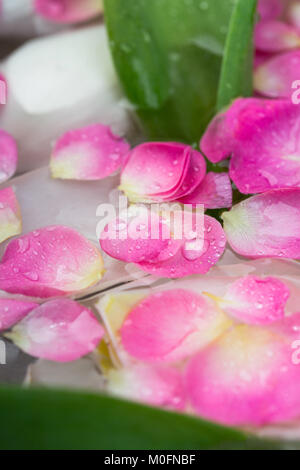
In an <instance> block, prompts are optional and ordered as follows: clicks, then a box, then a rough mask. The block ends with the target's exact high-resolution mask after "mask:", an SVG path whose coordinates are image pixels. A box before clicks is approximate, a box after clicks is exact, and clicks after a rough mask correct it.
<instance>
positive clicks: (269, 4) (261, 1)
mask: <svg viewBox="0 0 300 470" xmlns="http://www.w3.org/2000/svg"><path fill="white" fill-rule="evenodd" d="M257 8H258V12H259V14H260V17H261V18H262V19H264V20H272V19H274V18H278V17H279V16H280V15H281V13H282V10H283V3H282V0H258V7H257Z"/></svg>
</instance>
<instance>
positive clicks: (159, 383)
mask: <svg viewBox="0 0 300 470" xmlns="http://www.w3.org/2000/svg"><path fill="white" fill-rule="evenodd" d="M108 390H109V392H111V393H113V394H115V395H118V396H121V397H124V398H127V399H130V400H135V401H139V402H142V403H146V404H148V405H151V406H162V407H166V408H171V409H175V410H183V409H184V408H185V390H184V387H183V380H182V377H181V374H180V372H179V371H178V370H176V369H175V368H172V367H168V366H160V365H157V366H149V365H144V364H137V365H134V366H132V367H130V368H128V369H121V370H111V371H110V372H109V374H108Z"/></svg>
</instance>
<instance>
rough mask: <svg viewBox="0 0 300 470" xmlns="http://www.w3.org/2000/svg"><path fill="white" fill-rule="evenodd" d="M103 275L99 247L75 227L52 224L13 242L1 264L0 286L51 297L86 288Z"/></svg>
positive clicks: (12, 291) (37, 295) (21, 292)
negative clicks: (73, 228)
mask: <svg viewBox="0 0 300 470" xmlns="http://www.w3.org/2000/svg"><path fill="white" fill-rule="evenodd" d="M102 274H103V260H102V257H101V254H100V252H99V251H98V250H97V249H96V247H95V246H94V245H93V244H92V243H90V242H89V241H88V240H86V239H85V238H84V237H83V236H82V235H80V234H79V233H78V232H76V231H75V230H72V229H70V228H67V227H63V226H50V227H46V228H43V229H40V230H35V231H34V232H30V233H29V234H27V235H24V236H22V237H20V238H18V239H15V240H13V241H11V242H10V243H9V244H8V245H7V247H6V250H5V252H4V255H3V258H2V263H1V264H0V289H2V290H4V291H7V292H11V293H17V294H25V295H30V296H33V297H50V296H54V295H63V294H64V293H71V292H76V291H80V290H83V289H86V288H87V287H90V286H92V285H94V284H96V283H97V282H98V281H99V280H100V279H101V277H102Z"/></svg>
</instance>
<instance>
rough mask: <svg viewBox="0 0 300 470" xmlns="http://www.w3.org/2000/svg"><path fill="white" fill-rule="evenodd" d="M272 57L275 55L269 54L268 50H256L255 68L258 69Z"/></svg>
mask: <svg viewBox="0 0 300 470" xmlns="http://www.w3.org/2000/svg"><path fill="white" fill-rule="evenodd" d="M272 57H273V54H269V53H267V52H260V51H256V52H255V57H254V68H255V69H256V68H257V67H260V66H261V65H263V64H264V63H265V62H267V60H269V59H271V58H272Z"/></svg>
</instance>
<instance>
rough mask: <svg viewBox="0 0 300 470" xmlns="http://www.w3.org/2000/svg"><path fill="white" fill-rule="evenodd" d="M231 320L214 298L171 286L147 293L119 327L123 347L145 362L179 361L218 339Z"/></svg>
mask: <svg viewBox="0 0 300 470" xmlns="http://www.w3.org/2000/svg"><path fill="white" fill-rule="evenodd" d="M229 325H230V321H229V320H228V319H227V318H226V316H225V315H224V314H223V313H222V312H220V311H219V310H218V309H217V308H216V306H215V304H214V303H213V302H210V301H209V300H208V299H206V298H205V297H203V296H201V295H199V294H196V293H194V292H192V291H188V290H184V289H172V290H167V291H163V292H159V293H156V294H152V295H150V296H148V297H147V298H146V299H144V300H142V301H141V302H140V303H138V305H137V306H136V307H134V308H133V310H131V312H130V313H129V314H128V316H127V318H126V320H125V322H124V324H123V326H122V328H121V331H120V334H121V339H122V344H123V347H124V349H125V350H126V351H127V352H128V353H129V354H130V355H131V356H132V357H134V358H136V359H139V360H142V361H144V362H149V363H155V362H167V363H170V362H176V361H180V360H182V359H185V358H186V357H188V356H190V355H191V354H194V353H195V352H197V351H199V350H200V349H201V348H203V347H205V346H206V345H207V344H209V343H210V342H211V341H213V340H214V339H216V338H217V337H218V336H219V335H220V334H221V333H222V332H223V331H225V329H226V328H228V327H229Z"/></svg>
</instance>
